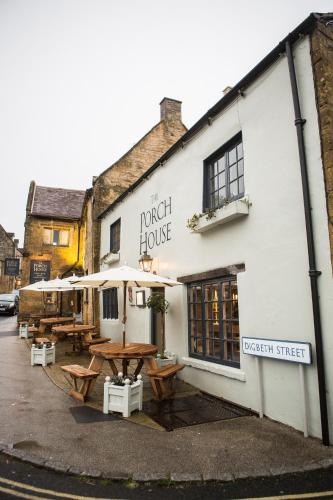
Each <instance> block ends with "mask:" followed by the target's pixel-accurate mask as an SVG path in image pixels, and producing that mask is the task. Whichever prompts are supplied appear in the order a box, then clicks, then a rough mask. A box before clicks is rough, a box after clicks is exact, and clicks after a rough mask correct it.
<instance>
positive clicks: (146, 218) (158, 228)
mask: <svg viewBox="0 0 333 500" xmlns="http://www.w3.org/2000/svg"><path fill="white" fill-rule="evenodd" d="M152 203H154V206H153V207H152V208H150V209H149V210H145V211H144V212H141V214H140V255H142V254H143V252H148V251H149V250H151V249H152V248H154V247H155V246H157V247H158V246H160V245H163V244H164V243H166V242H167V241H170V240H171V221H170V220H168V218H169V217H170V216H171V196H169V198H166V199H165V200H162V201H158V195H157V194H155V195H154V196H152Z"/></svg>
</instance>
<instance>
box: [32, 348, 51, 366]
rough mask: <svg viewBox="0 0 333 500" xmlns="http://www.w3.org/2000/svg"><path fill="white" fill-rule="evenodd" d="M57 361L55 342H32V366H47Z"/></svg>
mask: <svg viewBox="0 0 333 500" xmlns="http://www.w3.org/2000/svg"><path fill="white" fill-rule="evenodd" d="M49 363H51V364H53V363H55V344H54V342H52V343H51V342H47V343H42V344H37V345H36V344H32V346H31V366H34V365H42V366H47V365H48V364H49Z"/></svg>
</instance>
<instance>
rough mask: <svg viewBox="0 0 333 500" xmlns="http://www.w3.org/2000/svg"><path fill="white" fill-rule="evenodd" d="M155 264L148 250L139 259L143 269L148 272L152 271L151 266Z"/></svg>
mask: <svg viewBox="0 0 333 500" xmlns="http://www.w3.org/2000/svg"><path fill="white" fill-rule="evenodd" d="M152 264H153V258H152V257H151V256H150V255H148V254H147V252H143V255H141V257H140V259H139V265H140V269H141V271H145V272H146V273H150V271H151V266H152Z"/></svg>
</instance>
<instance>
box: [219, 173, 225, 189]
mask: <svg viewBox="0 0 333 500" xmlns="http://www.w3.org/2000/svg"><path fill="white" fill-rule="evenodd" d="M218 179H219V187H220V188H221V187H223V186H225V172H224V171H223V172H221V173H220V174H219V176H218Z"/></svg>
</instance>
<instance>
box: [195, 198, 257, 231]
mask: <svg viewBox="0 0 333 500" xmlns="http://www.w3.org/2000/svg"><path fill="white" fill-rule="evenodd" d="M248 214H249V202H248V200H247V198H242V199H240V200H235V201H232V202H231V203H229V204H228V205H225V206H224V207H221V208H218V209H217V210H216V212H215V217H212V218H211V219H208V220H206V217H200V219H199V222H198V225H197V227H196V228H195V229H193V231H192V232H193V233H204V232H206V231H209V230H210V229H213V228H214V227H216V226H219V225H220V224H226V223H227V222H230V221H232V220H235V219H239V218H240V217H244V216H245V215H248Z"/></svg>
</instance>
